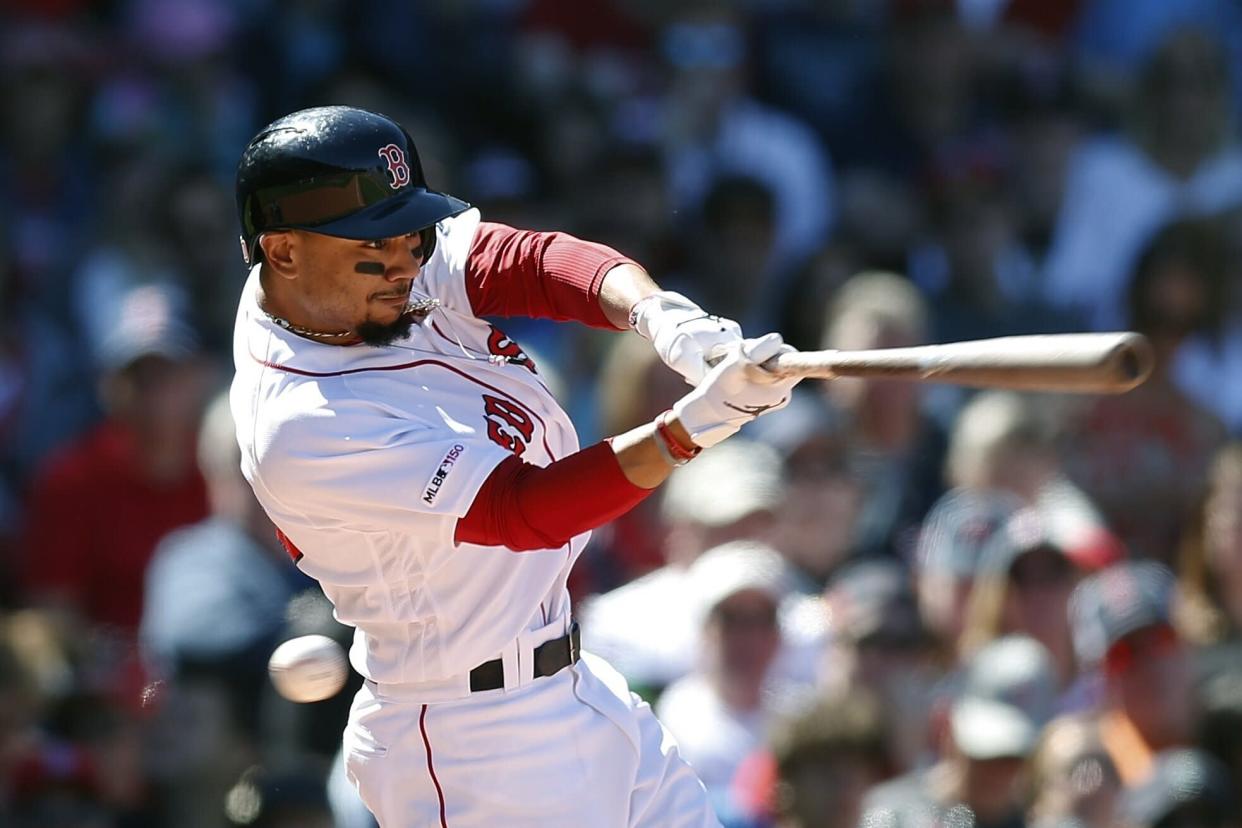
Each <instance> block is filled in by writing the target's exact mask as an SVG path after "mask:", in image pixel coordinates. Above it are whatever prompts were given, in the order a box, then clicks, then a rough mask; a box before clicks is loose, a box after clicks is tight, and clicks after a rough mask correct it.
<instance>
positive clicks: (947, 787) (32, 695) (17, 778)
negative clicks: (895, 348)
mask: <svg viewBox="0 0 1242 828" xmlns="http://www.w3.org/2000/svg"><path fill="white" fill-rule="evenodd" d="M0 42H2V48H0V90H2V94H0V108H2V110H3V111H2V112H0V435H2V436H3V441H2V442H0V825H4V826H16V828H152V827H154V826H177V827H178V828H198V827H199V826H202V827H203V828H209V827H214V826H227V825H257V826H289V827H292V826H299V828H319V826H338V827H339V828H353V826H360V827H361V826H366V825H368V824H370V823H368V817H367V815H366V813H365V811H364V810H362V809H361V807H360V805H359V803H358V802H357V800H356V798H355V797H354V796H353V794H352V792H351V791H350V790H349V788H348V785H347V784H344V783H343V780H342V779H339V778H337V777H338V775H339V760H336V759H334V756H335V754H336V751H337V747H338V745H339V741H340V732H341V729H342V727H343V723H344V716H345V711H346V708H347V706H348V703H349V698H350V695H351V691H352V690H353V689H354V688H356V686H357V679H356V677H355V679H354V681H353V682H352V683H351V684H350V685H349V687H348V689H347V690H346V691H344V692H343V693H342V694H340V695H339V696H338V697H336V698H334V699H331V700H328V701H325V702H321V703H317V704H312V705H292V704H290V703H288V702H284V701H282V700H281V699H279V698H278V697H277V696H276V695H275V693H274V691H273V690H272V688H271V686H270V683H269V682H268V680H267V675H266V669H265V664H266V660H267V656H268V655H269V654H270V652H271V650H272V648H273V647H274V645H275V644H276V643H278V642H279V641H281V640H283V639H285V638H288V637H290V636H293V635H300V634H305V633H325V634H328V635H331V636H334V637H336V638H337V639H338V640H341V641H347V640H348V631H347V630H344V629H343V628H341V627H340V626H339V625H337V624H336V623H335V622H334V621H333V619H332V616H331V608H330V607H328V606H327V605H326V603H325V601H324V599H323V598H322V595H320V594H319V593H318V592H317V591H316V590H315V589H314V587H313V584H312V583H310V582H309V581H308V580H307V579H305V578H304V577H302V576H301V575H300V573H299V572H298V571H297V570H296V569H294V568H293V567H292V566H291V565H290V563H289V562H288V559H287V557H286V556H285V555H284V553H283V552H282V551H281V550H280V547H279V545H278V544H277V543H276V542H275V540H274V538H273V537H272V532H271V527H270V524H268V523H267V522H266V519H265V518H264V516H263V515H262V513H261V511H260V510H259V509H258V508H257V506H256V505H255V503H254V501H253V499H252V498H251V496H250V494H249V491H248V489H247V488H246V486H245V483H244V481H242V480H241V479H240V477H239V475H238V472H237V458H236V446H235V444H234V442H233V437H232V424H231V423H230V422H229V419H228V418H229V415H228V411H227V407H225V406H223V405H222V404H221V402H220V397H219V394H220V392H221V391H222V389H224V388H225V387H226V385H227V383H228V380H229V376H230V373H231V370H232V369H231V354H230V349H229V345H230V342H231V329H232V319H233V313H234V309H235V306H236V300H237V293H238V291H239V289H240V287H241V284H242V281H243V279H244V276H245V269H244V266H243V264H242V260H241V256H240V252H239V249H238V244H237V222H236V216H235V210H234V206H233V200H232V178H233V173H234V169H235V164H236V160H237V158H238V156H239V154H240V151H241V149H242V147H243V146H244V145H245V143H246V142H247V140H248V139H249V137H250V136H251V135H252V134H253V133H254V132H255V131H256V130H257V129H258V128H259V127H261V126H262V125H263V124H265V123H267V122H269V121H270V120H272V119H274V118H275V117H277V116H280V115H282V114H284V113H286V112H289V111H292V110H294V109H298V108H301V107H305V106H311V105H321V104H328V103H341V104H352V105H356V106H362V107H365V108H370V109H375V110H379V111H382V112H385V113H387V114H389V115H391V116H393V117H395V118H396V119H397V120H399V121H401V122H402V123H404V124H405V125H406V126H407V127H408V128H409V130H410V131H411V132H412V133H413V134H414V136H415V138H416V140H417V142H418V146H419V149H420V151H421V153H422V155H423V165H424V168H425V169H426V172H427V175H428V178H429V180H430V182H431V184H432V186H433V187H435V188H436V189H440V190H445V191H448V192H451V193H453V194H456V195H458V196H460V197H462V198H464V199H467V200H469V201H470V202H472V203H474V204H475V205H477V206H479V207H480V208H481V209H482V211H483V214H484V217H485V218H488V219H491V220H494V221H502V222H507V223H511V224H514V225H517V226H521V227H528V228H534V229H558V230H566V231H569V232H573V233H575V234H578V235H580V236H583V237H585V238H588V239H591V240H595V241H600V242H604V243H607V244H610V245H613V246H615V247H616V248H618V249H620V250H621V251H623V252H625V253H627V254H629V255H630V256H633V257H634V258H636V259H637V260H638V261H640V262H641V263H643V264H644V265H645V266H646V267H647V268H648V269H649V270H650V271H651V272H652V273H653V274H654V275H655V277H656V278H657V280H659V281H660V282H661V283H662V284H663V285H664V286H665V287H668V288H672V289H677V290H681V291H683V292H684V293H686V294H688V295H689V296H691V297H692V298H694V299H696V300H697V301H699V302H700V303H701V304H702V305H704V306H705V307H707V308H708V309H709V310H711V311H713V312H716V313H720V314H723V315H728V316H732V317H735V318H737V319H739V320H740V321H742V323H743V324H744V326H745V327H746V328H747V330H748V331H750V332H752V333H758V332H761V331H765V330H770V329H775V330H779V331H781V332H782V333H783V334H784V335H785V338H786V340H787V341H789V342H791V343H793V344H795V345H797V346H798V347H802V348H815V347H839V348H863V347H872V346H890V345H904V344H916V343H925V342H943V341H951V340H956V339H966V338H975V337H986V336H997V335H1006V334H1022V333H1041V332H1059V331H1074V330H1113V329H1123V328H1129V329H1134V330H1138V331H1141V332H1143V333H1145V334H1147V335H1148V336H1149V337H1150V338H1151V340H1152V342H1153V343H1154V345H1155V347H1156V352H1157V368H1156V372H1155V375H1154V376H1153V377H1152V379H1151V380H1150V381H1149V382H1148V383H1147V384H1146V385H1145V386H1143V387H1142V388H1140V389H1138V390H1136V391H1134V392H1131V393H1129V394H1126V395H1123V396H1120V397H1109V398H1089V397H1088V398H1067V397H1058V396H1052V395H1026V396H1019V395H1014V394H1007V393H997V392H982V393H966V392H962V391H958V390H952V389H934V388H931V387H922V386H915V385H910V384H901V383H883V382H872V383H865V382H857V381H838V382H834V383H831V384H811V383H806V384H804V385H803V386H802V387H801V388H800V389H799V396H798V397H797V398H796V399H795V400H794V403H793V404H792V405H791V406H790V407H789V408H788V409H786V410H785V411H782V412H779V413H778V414H775V415H773V416H771V417H766V418H764V419H762V420H760V421H759V422H757V423H755V424H754V425H753V426H751V427H748V430H746V431H744V432H743V434H742V435H741V436H739V437H738V438H735V439H733V440H731V441H729V442H728V443H726V444H725V445H723V446H722V447H720V448H719V449H715V450H713V451H712V452H709V453H707V454H705V455H704V456H703V457H702V458H700V459H698V460H697V461H695V462H694V463H692V464H690V465H689V466H687V467H686V468H684V469H681V470H679V471H678V472H677V473H676V474H675V475H674V476H673V478H672V479H671V481H670V482H669V484H668V485H667V486H665V487H664V489H663V490H662V491H661V492H660V493H659V494H658V495H657V496H656V497H653V498H651V499H650V500H649V501H647V502H646V503H645V504H644V505H643V506H642V507H640V508H639V509H638V510H636V511H635V512H634V513H632V514H631V515H627V516H626V517H625V518H623V519H622V520H619V521H618V522H616V523H615V524H613V525H610V526H608V527H605V528H604V529H602V530H600V531H598V532H597V533H596V535H595V540H594V541H593V542H592V545H591V547H590V548H589V549H588V551H587V553H586V556H585V557H584V559H583V560H582V561H581V563H580V565H579V566H578V569H577V571H576V575H575V580H574V582H573V584H572V586H573V589H574V591H575V593H576V598H577V599H578V607H579V614H580V616H581V618H582V620H583V629H584V638H585V639H586V642H587V645H588V646H589V647H590V648H593V649H594V650H596V651H597V652H599V653H601V654H603V655H605V656H607V657H608V658H610V659H612V660H613V661H614V663H615V664H616V665H617V666H618V668H619V669H621V670H622V671H623V672H624V673H625V674H626V675H627V677H628V678H629V679H630V681H631V683H632V684H633V686H634V687H635V688H636V689H638V690H639V691H641V692H642V693H643V694H644V695H645V696H646V697H647V698H648V699H649V700H651V701H652V702H653V703H654V704H655V705H656V708H657V711H658V713H659V714H660V715H661V717H662V719H663V721H664V722H665V723H666V725H667V726H668V727H669V729H670V730H671V731H672V732H673V733H674V734H675V735H676V737H677V738H678V740H679V741H680V743H681V745H682V748H683V751H684V753H685V755H686V756H687V758H688V759H689V760H690V761H691V762H692V763H693V764H694V765H695V767H696V768H697V769H698V771H699V773H700V775H701V776H702V778H703V780H704V782H705V783H706V784H707V786H708V788H709V791H710V793H711V795H712V797H713V800H714V802H715V803H716V804H717V807H718V810H719V813H720V815H721V818H722V820H723V821H724V822H725V824H726V825H727V826H730V828H773V827H774V826H780V828H854V826H858V825H864V824H865V825H867V826H885V827H887V826H893V828H907V827H909V826H920V827H921V826H960V827H961V828H966V827H967V826H972V825H979V826H986V828H1010V827H1011V826H1012V827H1013V828H1018V826H1023V825H1030V826H1040V827H1041V828H1050V827H1051V826H1067V828H1068V826H1083V828H1106V826H1114V825H1121V826H1129V827H1130V828H1156V827H1157V826H1159V828H1174V826H1187V828H1189V826H1195V827H1196V828H1217V827H1218V826H1219V827H1220V828H1224V827H1225V826H1234V828H1237V826H1240V825H1242V811H1240V808H1239V803H1238V797H1239V792H1240V791H1242V648H1240V647H1239V642H1240V640H1242V639H1240V636H1242V443H1240V442H1238V441H1239V438H1240V437H1242V256H1240V255H1239V254H1240V253H1242V146H1240V145H1239V143H1238V131H1237V121H1238V119H1237V115H1238V112H1239V106H1240V105H1242V6H1240V5H1239V4H1238V3H1237V2H1236V0H1177V2H1172V1H1171V0H734V2H715V3H697V2H683V0H664V2H655V0H421V2H408V1H407V0H351V1H350V2H345V0H288V1H287V2H276V0H113V1H112V2H106V1H103V0H101V1H100V2H89V0H25V1H23V0H5V2H3V3H0ZM501 324H502V325H503V326H504V328H505V330H506V331H507V332H508V333H509V335H510V336H512V337H513V338H514V339H517V340H519V341H520V342H521V343H522V344H523V346H524V347H525V348H526V350H527V351H528V352H530V353H531V354H532V355H534V356H535V358H536V361H537V363H538V364H539V366H540V370H541V371H542V372H543V373H545V375H548V376H549V377H550V378H552V379H553V380H554V381H555V388H556V389H557V390H558V395H559V397H560V399H561V400H562V401H563V403H564V404H565V405H566V406H567V407H568V409H569V410H570V411H571V413H572V414H573V415H574V418H575V421H576V422H577V423H578V424H579V427H580V429H581V432H582V435H583V439H584V442H587V441H590V440H592V439H595V438H598V437H601V436H604V435H608V434H613V433H616V432H618V431H620V430H623V429H626V428H629V427H632V426H634V425H636V424H638V423H641V422H644V421H647V420H649V419H650V418H651V417H653V416H654V415H655V414H656V413H657V412H659V411H660V410H662V409H663V408H665V407H666V406H667V405H669V404H670V403H671V402H672V401H673V400H675V399H676V398H677V397H678V396H680V395H681V394H682V393H683V392H684V390H685V388H684V386H683V385H681V383H680V380H679V379H678V378H676V377H675V376H674V375H673V374H671V373H670V372H669V371H667V370H666V369H664V368H663V366H662V365H659V364H657V360H656V359H655V356H654V354H653V352H652V351H651V349H650V347H649V346H647V345H646V343H644V342H642V341H641V340H639V339H638V338H637V337H618V336H610V335H607V334H600V333H598V332H590V331H587V330H585V329H583V328H581V327H578V326H573V325H559V326H557V325H549V324H544V323H539V322H532V321H528V320H508V321H505V322H502V323H501ZM742 469H745V471H744V472H743V471H740V470H742ZM416 771H417V769H411V772H416Z"/></svg>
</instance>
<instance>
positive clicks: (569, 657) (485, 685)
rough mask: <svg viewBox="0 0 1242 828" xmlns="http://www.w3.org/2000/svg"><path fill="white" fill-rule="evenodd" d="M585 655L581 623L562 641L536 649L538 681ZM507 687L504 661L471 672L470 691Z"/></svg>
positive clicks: (571, 627) (554, 641) (544, 644)
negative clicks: (580, 628)
mask: <svg viewBox="0 0 1242 828" xmlns="http://www.w3.org/2000/svg"><path fill="white" fill-rule="evenodd" d="M581 656H582V635H581V633H579V632H578V622H577V621H574V622H573V623H571V624H570V625H569V632H568V633H566V634H565V635H562V636H561V637H560V638H554V639H552V640H551V641H545V642H543V643H542V644H540V645H539V646H538V647H536V648H535V678H539V677H540V676H550V675H552V674H553V673H556V672H558V671H560V670H563V669H564V668H566V667H568V666H569V665H571V664H576V663H577V662H578V659H579V658H581ZM504 686H505V665H504V662H503V661H501V660H500V659H498V658H496V659H492V660H491V661H485V662H483V663H482V664H480V665H479V666H478V667H475V668H474V669H473V670H471V671H470V692H471V693H477V692H479V691H480V690H498V689H500V688H501V687H504Z"/></svg>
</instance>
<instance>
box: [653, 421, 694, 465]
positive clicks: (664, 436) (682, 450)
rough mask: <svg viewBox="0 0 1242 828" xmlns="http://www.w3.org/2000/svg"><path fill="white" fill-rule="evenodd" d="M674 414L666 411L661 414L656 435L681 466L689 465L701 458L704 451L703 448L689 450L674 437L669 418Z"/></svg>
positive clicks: (656, 424)
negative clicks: (700, 455) (695, 459)
mask: <svg viewBox="0 0 1242 828" xmlns="http://www.w3.org/2000/svg"><path fill="white" fill-rule="evenodd" d="M672 413H673V412H672V411H668V410H665V411H662V412H660V416H658V417H656V419H655V427H656V434H657V435H659V437H660V439H661V440H663V441H664V445H665V446H667V447H668V452H669V454H671V455H673V459H674V460H676V461H678V464H679V465H681V464H684V463H689V462H690V461H691V460H693V459H694V458H696V457H698V456H699V452H701V451H702V450H703V447H702V446H695V447H694V448H693V449H688V448H686V447H685V446H683V445H682V444H681V443H680V442H679V441H678V440H677V438H676V437H674V436H673V430H672V429H671V428H669V427H668V418H669V416H670V415H671V414H672Z"/></svg>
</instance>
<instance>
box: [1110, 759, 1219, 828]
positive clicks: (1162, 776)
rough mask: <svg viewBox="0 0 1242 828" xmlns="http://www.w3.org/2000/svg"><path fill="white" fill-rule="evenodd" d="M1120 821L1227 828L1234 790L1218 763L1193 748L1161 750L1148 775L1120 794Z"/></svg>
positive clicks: (1146, 826)
mask: <svg viewBox="0 0 1242 828" xmlns="http://www.w3.org/2000/svg"><path fill="white" fill-rule="evenodd" d="M1120 811H1121V820H1120V822H1121V824H1123V825H1125V826H1127V827H1128V828H1174V826H1179V825H1181V826H1190V825H1193V826H1195V828H1233V826H1236V825H1237V824H1238V792H1237V790H1236V789H1235V788H1233V787H1232V786H1231V784H1230V780H1229V775H1228V774H1227V773H1226V772H1225V769H1224V768H1222V767H1221V766H1220V764H1219V763H1218V762H1217V761H1216V760H1215V759H1213V758H1212V757H1210V756H1208V755H1207V754H1205V753H1202V752H1200V751H1197V750H1188V749H1183V750H1167V751H1162V752H1161V753H1160V754H1158V755H1157V756H1156V757H1155V760H1154V762H1153V763H1152V769H1151V773H1150V774H1149V775H1148V776H1147V778H1146V779H1144V780H1143V781H1142V782H1141V783H1139V784H1137V785H1135V786H1134V787H1133V788H1131V789H1129V790H1127V791H1126V792H1125V794H1124V795H1123V796H1122V798H1121V808H1120Z"/></svg>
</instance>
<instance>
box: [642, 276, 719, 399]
mask: <svg viewBox="0 0 1242 828" xmlns="http://www.w3.org/2000/svg"><path fill="white" fill-rule="evenodd" d="M630 327H632V328H633V329H634V330H636V331H638V333H639V334H640V335H642V336H643V337H644V338H645V339H647V340H648V341H649V342H651V344H652V346H653V347H654V348H655V351H656V353H657V354H659V355H660V359H662V360H664V364H665V365H667V366H668V367H670V368H672V369H673V370H674V371H676V372H677V373H679V374H681V375H682V376H683V377H685V378H686V382H688V383H690V384H691V385H698V384H699V383H701V382H702V381H703V378H704V377H705V376H707V372H708V371H710V370H711V367H712V366H711V364H709V363H708V360H709V359H710V358H712V357H717V356H719V355H720V354H721V353H723V352H724V351H725V350H727V349H728V347H729V346H730V345H734V344H736V343H738V342H741V341H742V328H741V326H740V325H738V324H737V323H736V322H734V321H733V320H732V319H725V318H724V317H722V316H712V315H711V314H709V313H708V312H707V311H705V310H703V309H702V308H700V307H699V306H698V305H696V304H694V303H693V302H691V301H690V300H689V299H687V298H686V297H684V296H682V295H681V294H680V293H673V292H672V291H668V290H662V291H659V292H657V293H653V294H651V295H650V296H647V297H644V298H643V299H640V300H639V301H638V302H637V303H635V305H634V307H633V309H631V310H630Z"/></svg>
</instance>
